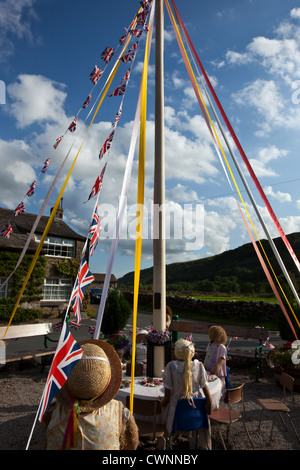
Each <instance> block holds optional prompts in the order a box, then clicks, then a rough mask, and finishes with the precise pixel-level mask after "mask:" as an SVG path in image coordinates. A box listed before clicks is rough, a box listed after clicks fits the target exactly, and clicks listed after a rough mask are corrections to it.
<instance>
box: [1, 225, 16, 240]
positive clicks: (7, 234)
mask: <svg viewBox="0 0 300 470" xmlns="http://www.w3.org/2000/svg"><path fill="white" fill-rule="evenodd" d="M12 233H13V229H12V226H11V225H10V222H7V224H6V225H5V227H4V229H3V230H1V233H0V235H1V237H4V238H9V237H10V235H11V234H12Z"/></svg>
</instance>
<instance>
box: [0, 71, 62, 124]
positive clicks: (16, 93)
mask: <svg viewBox="0 0 300 470" xmlns="http://www.w3.org/2000/svg"><path fill="white" fill-rule="evenodd" d="M63 88H64V86H63V85H62V84H59V83H57V82H54V81H52V80H50V79H48V78H46V77H43V76H41V75H27V74H22V75H19V76H18V80H17V81H16V82H15V83H12V84H11V85H9V86H8V87H7V91H8V95H9V97H10V100H11V101H12V103H11V104H10V106H9V112H10V113H11V114H12V115H13V116H14V118H15V119H16V121H17V125H18V126H19V127H20V128H24V127H26V126H29V125H31V124H33V123H39V124H42V123H45V122H54V123H62V120H63V119H64V118H65V117H66V116H65V113H64V110H63V105H64V102H65V99H66V96H67V95H66V93H65V92H64V91H63Z"/></svg>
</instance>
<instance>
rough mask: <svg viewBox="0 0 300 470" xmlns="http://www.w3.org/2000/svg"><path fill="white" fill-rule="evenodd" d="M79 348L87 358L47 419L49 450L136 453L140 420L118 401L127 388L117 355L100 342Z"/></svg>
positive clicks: (106, 344)
mask: <svg viewBox="0 0 300 470" xmlns="http://www.w3.org/2000/svg"><path fill="white" fill-rule="evenodd" d="M79 344H80V346H81V348H82V350H83V356H82V358H81V359H80V360H79V361H78V363H77V364H76V366H75V367H74V369H73V370H72V372H71V373H70V375H69V377H68V380H67V381H66V383H65V385H64V386H63V388H62V389H61V390H60V391H59V392H58V393H57V395H56V402H55V403H54V404H53V405H51V406H50V407H49V411H48V413H46V415H45V416H44V420H43V421H44V422H46V425H47V435H46V449H47V450H59V449H77V450H135V449H136V448H137V446H138V443H139V438H138V428H137V425H136V423H135V420H134V417H133V416H132V414H131V413H130V411H129V410H128V409H127V408H125V407H124V405H123V404H122V402H120V401H118V400H114V397H115V395H116V394H117V392H118V390H119V388H120V386H121V383H122V366H121V362H120V359H119V357H118V355H117V353H116V351H115V350H114V349H113V347H112V346H111V345H110V344H108V343H106V342H104V341H100V340H96V339H93V340H85V341H81V342H80V343H79Z"/></svg>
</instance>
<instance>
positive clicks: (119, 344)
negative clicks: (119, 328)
mask: <svg viewBox="0 0 300 470" xmlns="http://www.w3.org/2000/svg"><path fill="white" fill-rule="evenodd" d="M106 341H107V342H108V343H109V344H110V345H111V346H112V347H113V348H114V349H115V350H122V351H123V355H124V356H126V353H129V352H130V348H131V345H130V340H129V338H128V336H127V335H125V334H124V333H123V332H119V333H117V334H115V335H110V336H107V337H106Z"/></svg>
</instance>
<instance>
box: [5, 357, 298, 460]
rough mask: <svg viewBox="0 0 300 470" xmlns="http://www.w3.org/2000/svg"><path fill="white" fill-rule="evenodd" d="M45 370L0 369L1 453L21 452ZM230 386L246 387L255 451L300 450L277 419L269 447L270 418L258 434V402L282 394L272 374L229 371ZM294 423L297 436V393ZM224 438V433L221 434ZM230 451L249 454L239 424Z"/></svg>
mask: <svg viewBox="0 0 300 470" xmlns="http://www.w3.org/2000/svg"><path fill="white" fill-rule="evenodd" d="M47 373H48V368H46V369H45V371H44V372H41V369H40V367H39V366H37V365H33V364H32V363H30V364H27V365H26V367H23V368H22V369H20V366H17V365H14V366H12V365H10V366H5V367H3V368H2V369H0V393H1V400H0V401H1V404H0V450H24V449H25V448H26V445H27V442H28V439H29V436H30V433H31V429H32V427H33V423H34V420H35V416H36V412H37V408H38V405H39V402H40V399H41V395H42V392H43V389H44V386H45V380H46V377H47ZM230 374H231V375H230V380H231V385H232V386H237V385H240V384H241V383H245V403H246V423H247V427H248V430H249V432H250V434H251V437H252V440H253V443H254V446H255V450H299V449H300V443H299V442H298V440H297V438H296V436H295V434H294V433H293V431H292V430H291V428H290V426H288V431H285V429H284V427H283V425H282V423H281V421H280V420H279V418H276V420H275V425H274V430H273V439H272V442H271V443H269V432H270V425H271V416H270V414H268V413H266V414H265V418H264V421H263V424H262V427H261V430H260V432H258V431H257V428H258V421H259V415H260V408H259V406H258V404H257V398H260V397H261V398H263V397H274V398H281V397H282V391H281V389H280V388H279V387H278V386H276V384H275V382H274V378H273V374H272V371H270V370H267V371H265V377H264V378H262V379H260V381H259V382H255V372H254V369H249V368H244V369H237V368H234V369H231V372H230ZM292 417H293V421H294V423H295V425H296V428H297V430H298V432H299V433H300V393H295V407H294V408H293V409H292ZM43 434H44V428H43V425H42V424H40V423H39V422H37V423H36V425H35V427H34V433H33V436H32V439H31V442H30V447H29V449H30V450H34V449H38V448H39V444H40V442H41V440H42V438H43ZM224 435H226V433H225V432H224ZM212 438H213V450H221V449H222V447H221V443H220V439H219V437H218V433H217V430H216V428H215V426H214V425H213V426H212ZM228 448H229V449H236V450H251V446H250V444H249V442H248V439H247V437H246V434H245V431H244V428H243V425H242V423H240V422H238V423H235V424H234V425H233V426H232V429H231V431H230V434H229V441H228ZM153 449H155V445H154V444H153V443H152V442H150V441H148V442H141V444H140V447H139V450H145V451H146V450H147V451H149V450H153ZM187 449H188V444H187V441H186V440H185V439H184V438H179V439H176V440H175V445H174V451H176V450H181V451H182V450H187Z"/></svg>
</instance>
